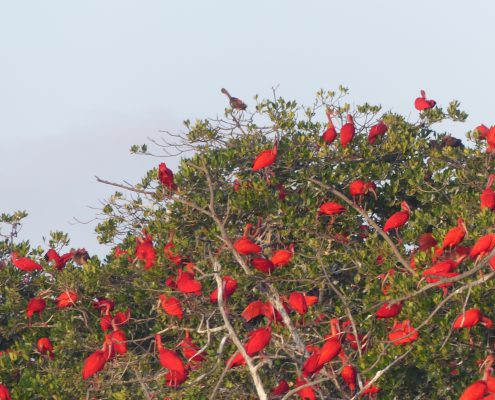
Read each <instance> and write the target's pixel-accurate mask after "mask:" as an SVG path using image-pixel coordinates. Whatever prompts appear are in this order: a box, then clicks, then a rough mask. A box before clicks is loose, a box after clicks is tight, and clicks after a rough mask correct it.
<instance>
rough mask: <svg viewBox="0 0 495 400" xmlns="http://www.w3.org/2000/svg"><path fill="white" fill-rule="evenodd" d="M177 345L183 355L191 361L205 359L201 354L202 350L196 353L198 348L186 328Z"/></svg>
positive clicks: (198, 361)
mask: <svg viewBox="0 0 495 400" xmlns="http://www.w3.org/2000/svg"><path fill="white" fill-rule="evenodd" d="M179 346H180V348H181V351H182V354H183V355H184V357H185V358H187V359H188V360H190V361H191V362H192V363H195V364H197V363H200V362H202V361H205V360H206V358H205V357H204V356H203V355H202V352H200V353H198V352H199V350H200V349H199V347H198V346H196V345H195V344H194V343H193V341H192V339H191V336H190V335H189V331H188V330H186V337H185V338H184V339H182V341H181V342H180V343H179Z"/></svg>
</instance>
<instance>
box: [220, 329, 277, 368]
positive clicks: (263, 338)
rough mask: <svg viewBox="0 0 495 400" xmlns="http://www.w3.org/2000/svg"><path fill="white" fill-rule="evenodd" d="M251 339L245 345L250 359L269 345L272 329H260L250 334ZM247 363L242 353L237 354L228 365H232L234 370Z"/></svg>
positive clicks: (230, 359)
mask: <svg viewBox="0 0 495 400" xmlns="http://www.w3.org/2000/svg"><path fill="white" fill-rule="evenodd" d="M248 336H249V339H248V341H247V342H246V344H245V345H244V349H245V350H246V353H247V355H248V356H249V357H252V356H254V355H255V354H258V353H259V352H260V351H262V350H263V349H264V348H265V347H266V346H268V344H269V343H270V340H271V338H272V328H270V327H266V328H259V329H256V330H254V331H252V332H249V334H248ZM245 363H246V361H245V360H244V357H243V356H242V354H241V353H239V352H237V353H236V354H234V355H233V356H232V357H231V358H229V360H228V361H227V365H229V364H230V366H229V368H234V367H236V366H238V365H244V364H245Z"/></svg>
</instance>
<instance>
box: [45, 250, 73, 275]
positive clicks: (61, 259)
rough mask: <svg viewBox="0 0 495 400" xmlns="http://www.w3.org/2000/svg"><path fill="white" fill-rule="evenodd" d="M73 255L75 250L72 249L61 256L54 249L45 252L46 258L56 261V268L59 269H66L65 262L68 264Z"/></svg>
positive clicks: (49, 260)
mask: <svg viewBox="0 0 495 400" xmlns="http://www.w3.org/2000/svg"><path fill="white" fill-rule="evenodd" d="M72 257H74V252H72V251H70V252H68V253H65V254H62V255H61V256H60V255H59V254H58V253H57V252H56V251H55V250H54V249H50V250H48V251H47V252H46V254H45V260H46V261H48V262H52V261H54V265H55V268H56V269H57V270H59V271H61V270H62V269H64V267H65V264H67V261H69V260H71V259H72Z"/></svg>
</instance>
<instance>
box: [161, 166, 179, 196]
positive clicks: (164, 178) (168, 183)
mask: <svg viewBox="0 0 495 400" xmlns="http://www.w3.org/2000/svg"><path fill="white" fill-rule="evenodd" d="M158 180H159V181H160V183H161V184H162V185H163V186H165V187H166V188H168V189H170V190H177V185H176V184H175V183H174V173H173V172H172V170H171V169H170V168H168V167H167V164H165V163H163V162H162V163H160V165H158Z"/></svg>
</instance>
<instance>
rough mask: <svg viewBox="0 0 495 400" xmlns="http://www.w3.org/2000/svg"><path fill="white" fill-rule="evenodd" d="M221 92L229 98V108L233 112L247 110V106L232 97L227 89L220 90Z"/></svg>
mask: <svg viewBox="0 0 495 400" xmlns="http://www.w3.org/2000/svg"><path fill="white" fill-rule="evenodd" d="M221 92H222V93H223V94H224V95H226V96H227V97H228V98H229V103H230V106H231V107H232V108H233V109H234V110H241V111H244V110H245V109H246V108H247V105H246V104H245V103H244V102H243V101H242V100H240V99H238V98H237V97H232V96H231V95H230V93H229V92H228V91H227V89H224V88H222V90H221Z"/></svg>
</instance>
